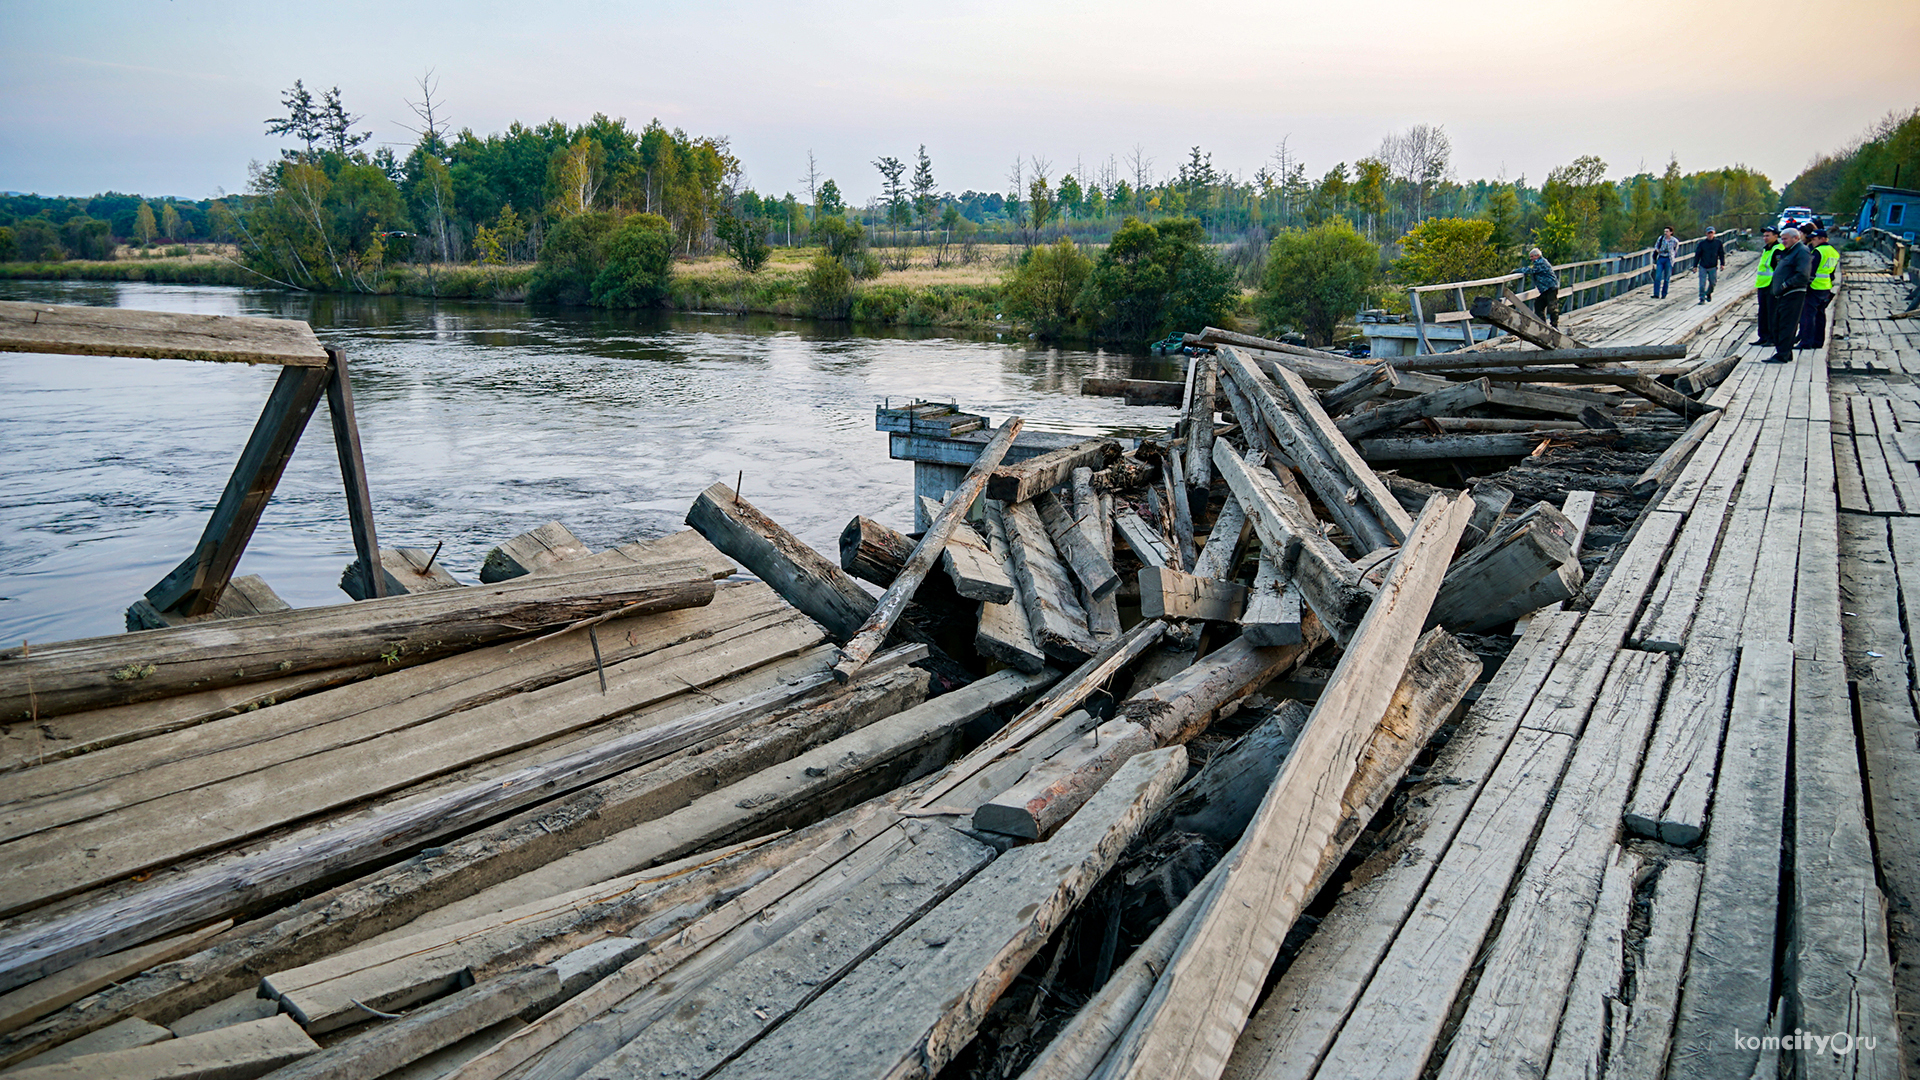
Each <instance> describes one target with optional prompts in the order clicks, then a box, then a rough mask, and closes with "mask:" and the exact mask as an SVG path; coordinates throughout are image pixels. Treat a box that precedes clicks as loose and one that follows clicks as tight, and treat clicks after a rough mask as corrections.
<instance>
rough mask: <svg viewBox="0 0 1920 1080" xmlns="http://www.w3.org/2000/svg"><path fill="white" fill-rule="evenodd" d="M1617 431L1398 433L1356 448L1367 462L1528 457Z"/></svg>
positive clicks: (1604, 441)
mask: <svg viewBox="0 0 1920 1080" xmlns="http://www.w3.org/2000/svg"><path fill="white" fill-rule="evenodd" d="M1620 438H1621V437H1620V435H1619V433H1617V432H1607V431H1566V430H1562V429H1551V430H1542V431H1538V432H1531V433H1524V432H1514V433H1510V434H1491V435H1477V434H1468V435H1398V436H1389V437H1385V438H1378V439H1362V440H1360V442H1359V446H1358V449H1359V451H1360V456H1361V457H1363V458H1365V459H1366V460H1368V461H1445V460H1447V459H1449V458H1498V457H1528V456H1530V455H1532V454H1533V453H1534V452H1535V451H1537V450H1539V449H1540V446H1541V444H1542V443H1550V444H1551V445H1553V446H1557V447H1558V446H1565V447H1576V448H1577V447H1588V446H1612V445H1615V444H1617V443H1619V442H1620Z"/></svg>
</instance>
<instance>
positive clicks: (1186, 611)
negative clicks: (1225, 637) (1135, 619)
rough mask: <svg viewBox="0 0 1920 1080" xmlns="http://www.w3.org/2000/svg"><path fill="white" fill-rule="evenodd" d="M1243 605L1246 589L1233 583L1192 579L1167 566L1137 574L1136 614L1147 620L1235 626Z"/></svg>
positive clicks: (1145, 569)
mask: <svg viewBox="0 0 1920 1080" xmlns="http://www.w3.org/2000/svg"><path fill="white" fill-rule="evenodd" d="M1246 602H1247V587H1246V586H1245V585H1241V584H1239V583H1237V582H1232V581H1221V580H1220V579H1218V578H1203V577H1196V576H1194V575H1192V574H1188V573H1183V572H1181V571H1179V570H1175V569H1173V568H1172V567H1169V566H1149V567H1145V568H1143V569H1142V570H1141V571H1140V613H1141V614H1142V615H1144V616H1146V617H1147V618H1149V619H1204V620H1207V621H1209V622H1237V621H1239V618H1240V612H1241V610H1242V609H1243V608H1244V607H1245V606H1246Z"/></svg>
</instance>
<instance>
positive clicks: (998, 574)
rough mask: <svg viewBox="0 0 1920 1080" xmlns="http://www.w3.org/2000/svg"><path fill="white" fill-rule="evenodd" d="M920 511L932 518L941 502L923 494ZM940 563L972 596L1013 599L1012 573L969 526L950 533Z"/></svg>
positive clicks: (958, 589) (955, 585) (956, 587)
mask: <svg viewBox="0 0 1920 1080" xmlns="http://www.w3.org/2000/svg"><path fill="white" fill-rule="evenodd" d="M920 511H921V513H923V514H925V515H926V516H927V520H929V521H931V520H933V518H934V517H935V516H936V515H938V514H939V512H940V504H939V503H937V502H934V501H933V500H932V499H929V498H927V497H926V496H924V495H923V496H921V497H920ZM849 527H851V526H849ZM940 566H941V568H942V569H944V570H945V571H946V572H947V576H948V577H950V578H952V579H953V590H954V591H955V592H957V593H959V594H960V595H961V596H964V597H966V598H967V599H969V600H980V601H991V602H993V603H996V604H1004V603H1007V602H1008V601H1010V600H1012V599H1013V577H1012V575H1010V574H1009V573H1008V572H1007V570H1006V568H1005V567H1003V566H1001V565H1000V560H999V559H997V558H994V555H993V549H992V547H991V546H989V544H988V543H987V542H986V541H985V540H982V539H981V538H980V534H979V533H977V532H974V531H973V529H972V528H971V527H969V526H964V525H963V526H960V527H957V528H955V529H954V530H953V532H952V533H951V534H950V535H948V537H947V546H946V548H945V550H943V551H942V552H941V553H940Z"/></svg>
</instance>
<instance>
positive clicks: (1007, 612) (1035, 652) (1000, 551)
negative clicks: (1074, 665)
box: [973, 513, 1047, 673]
mask: <svg viewBox="0 0 1920 1080" xmlns="http://www.w3.org/2000/svg"><path fill="white" fill-rule="evenodd" d="M987 543H988V547H989V550H990V551H991V552H992V553H993V558H994V561H995V562H997V563H999V564H1000V568H1001V571H1002V572H1003V573H1005V574H1006V575H1007V579H1008V580H1009V581H1013V580H1014V575H1015V573H1016V571H1015V569H1014V565H1013V550H1012V548H1011V547H1009V546H1008V544H1007V528H1006V523H1005V522H1004V521H1002V520H1001V518H1000V516H999V515H998V514H994V513H989V514H987ZM973 647H974V648H975V649H976V650H978V651H979V653H980V655H982V656H986V657H991V658H992V659H994V660H998V661H1000V662H1001V663H1003V664H1006V665H1008V666H1010V667H1014V668H1017V669H1019V670H1021V671H1025V672H1029V673H1031V672H1037V671H1039V670H1041V669H1042V668H1044V667H1046V666H1047V654H1046V653H1045V652H1044V651H1043V650H1042V649H1041V648H1040V643H1039V640H1038V639H1037V638H1035V637H1034V634H1033V624H1032V622H1030V621H1029V620H1028V618H1027V607H1026V602H1025V601H1024V600H1022V599H1021V598H1020V596H1019V592H1018V588H1017V586H1016V588H1015V594H1014V595H1013V596H1012V597H1011V598H1010V599H1008V600H1006V601H1005V602H994V601H991V600H987V601H982V602H981V604H980V622H979V625H978V627H977V629H976V630H975V632H974V635H973Z"/></svg>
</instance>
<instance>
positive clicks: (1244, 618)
mask: <svg viewBox="0 0 1920 1080" xmlns="http://www.w3.org/2000/svg"><path fill="white" fill-rule="evenodd" d="M1240 632H1241V633H1242V634H1243V635H1245V637H1246V639H1247V640H1248V641H1251V642H1253V643H1254V644H1255V645H1292V644H1295V643H1297V642H1298V641H1300V632H1301V631H1300V589H1299V587H1298V586H1296V585H1294V583H1293V582H1291V581H1286V580H1284V579H1283V578H1282V576H1281V573H1280V566H1279V563H1277V562H1276V561H1275V560H1274V559H1273V558H1272V556H1271V555H1270V553H1268V552H1266V551H1264V550H1263V551H1261V553H1260V570H1259V573H1257V574H1256V575H1255V576H1254V579H1253V588H1252V589H1251V590H1250V591H1249V592H1248V593H1247V605H1246V610H1244V611H1243V612H1241V615H1240Z"/></svg>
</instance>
